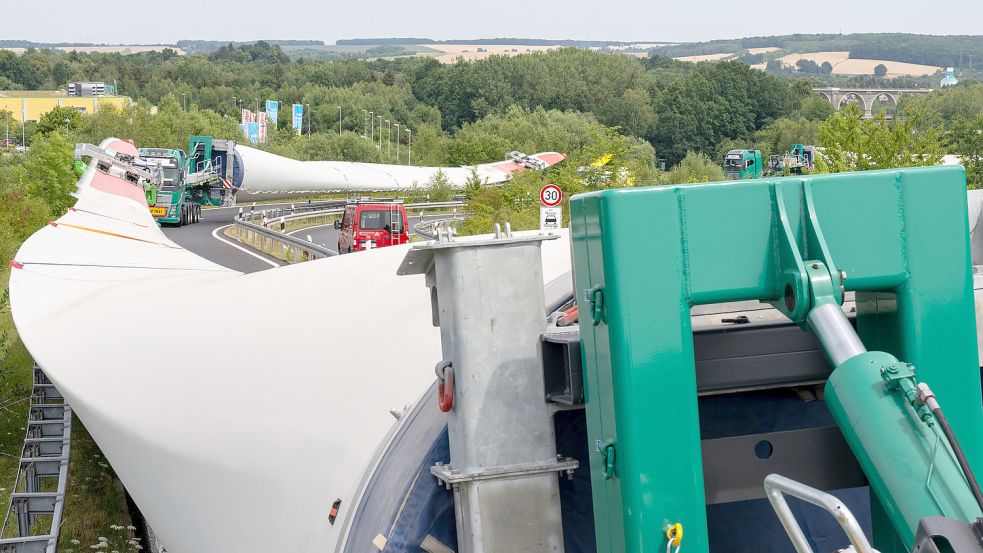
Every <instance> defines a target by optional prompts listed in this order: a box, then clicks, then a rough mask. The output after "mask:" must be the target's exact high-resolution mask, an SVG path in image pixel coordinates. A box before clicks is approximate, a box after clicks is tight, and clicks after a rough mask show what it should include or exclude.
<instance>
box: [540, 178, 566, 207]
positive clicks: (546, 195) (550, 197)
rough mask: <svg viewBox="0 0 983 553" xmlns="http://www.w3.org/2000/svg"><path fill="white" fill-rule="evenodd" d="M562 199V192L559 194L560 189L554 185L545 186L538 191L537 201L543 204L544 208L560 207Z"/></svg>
mask: <svg viewBox="0 0 983 553" xmlns="http://www.w3.org/2000/svg"><path fill="white" fill-rule="evenodd" d="M562 199H563V192H560V187H559V186H557V185H555V184H547V185H546V186H544V187H543V189H542V190H540V191H539V201H541V202H543V205H545V206H546V207H553V206H557V205H560V200H562Z"/></svg>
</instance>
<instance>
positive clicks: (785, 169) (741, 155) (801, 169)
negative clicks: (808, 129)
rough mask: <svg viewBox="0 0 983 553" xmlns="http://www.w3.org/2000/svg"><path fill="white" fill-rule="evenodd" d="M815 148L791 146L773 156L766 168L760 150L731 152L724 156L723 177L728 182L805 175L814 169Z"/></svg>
mask: <svg viewBox="0 0 983 553" xmlns="http://www.w3.org/2000/svg"><path fill="white" fill-rule="evenodd" d="M815 161H816V147H815V146H806V145H804V144H792V148H791V149H790V150H789V151H787V152H785V153H784V154H780V155H773V156H771V159H770V160H769V161H768V167H764V166H763V165H762V160H761V150H731V151H729V152H727V155H726V156H724V176H725V177H726V178H727V179H728V180H741V179H758V178H761V177H766V176H767V177H781V176H786V175H807V174H809V173H811V172H812V171H813V169H814V167H815Z"/></svg>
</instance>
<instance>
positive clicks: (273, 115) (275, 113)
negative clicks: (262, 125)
mask: <svg viewBox="0 0 983 553" xmlns="http://www.w3.org/2000/svg"><path fill="white" fill-rule="evenodd" d="M279 115H280V102H277V101H276V100H267V101H266V116H267V117H269V118H270V123H273V126H274V127H275V126H276V125H277V121H276V120H277V117H279Z"/></svg>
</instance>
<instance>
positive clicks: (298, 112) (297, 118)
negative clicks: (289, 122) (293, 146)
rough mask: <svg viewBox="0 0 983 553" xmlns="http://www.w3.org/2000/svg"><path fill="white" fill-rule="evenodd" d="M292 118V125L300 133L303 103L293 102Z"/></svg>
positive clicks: (302, 124)
mask: <svg viewBox="0 0 983 553" xmlns="http://www.w3.org/2000/svg"><path fill="white" fill-rule="evenodd" d="M293 107H294V120H293V127H294V130H295V131H297V134H300V131H301V128H302V127H303V126H304V104H294V106H293Z"/></svg>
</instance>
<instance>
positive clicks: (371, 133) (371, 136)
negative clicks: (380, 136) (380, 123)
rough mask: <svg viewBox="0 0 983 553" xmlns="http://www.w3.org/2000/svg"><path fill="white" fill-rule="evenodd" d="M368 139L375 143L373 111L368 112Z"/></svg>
mask: <svg viewBox="0 0 983 553" xmlns="http://www.w3.org/2000/svg"><path fill="white" fill-rule="evenodd" d="M369 140H371V141H372V143H373V144H374V143H375V112H374V111H370V112H369Z"/></svg>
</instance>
